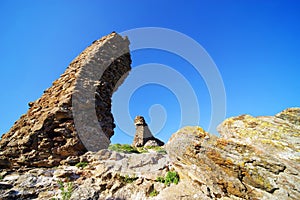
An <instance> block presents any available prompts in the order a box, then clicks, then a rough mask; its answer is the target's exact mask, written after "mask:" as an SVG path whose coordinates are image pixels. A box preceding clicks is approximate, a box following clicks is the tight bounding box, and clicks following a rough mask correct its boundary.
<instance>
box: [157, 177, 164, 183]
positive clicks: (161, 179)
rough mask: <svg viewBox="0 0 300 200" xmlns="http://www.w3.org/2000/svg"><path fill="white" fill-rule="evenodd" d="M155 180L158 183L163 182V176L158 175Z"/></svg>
mask: <svg viewBox="0 0 300 200" xmlns="http://www.w3.org/2000/svg"><path fill="white" fill-rule="evenodd" d="M156 181H157V182H160V183H165V178H164V177H162V176H159V177H157V178H156Z"/></svg>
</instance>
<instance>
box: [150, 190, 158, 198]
mask: <svg viewBox="0 0 300 200" xmlns="http://www.w3.org/2000/svg"><path fill="white" fill-rule="evenodd" d="M158 194H159V192H158V191H157V190H156V189H153V190H152V191H151V192H150V194H149V196H150V197H155V196H157V195H158Z"/></svg>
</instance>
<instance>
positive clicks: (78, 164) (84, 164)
mask: <svg viewBox="0 0 300 200" xmlns="http://www.w3.org/2000/svg"><path fill="white" fill-rule="evenodd" d="M88 164H89V163H88V162H79V163H77V164H76V165H75V166H76V167H78V168H85V167H86V166H87V165H88Z"/></svg>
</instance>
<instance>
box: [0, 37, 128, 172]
mask: <svg viewBox="0 0 300 200" xmlns="http://www.w3.org/2000/svg"><path fill="white" fill-rule="evenodd" d="M128 46H129V41H128V39H127V38H123V37H121V36H120V35H118V34H116V33H111V34H109V35H107V36H105V37H103V38H101V39H99V40H97V41H94V42H93V44H92V45H91V46H89V47H88V48H86V49H85V50H84V51H83V52H82V53H81V54H80V55H79V56H78V57H76V58H75V59H74V60H73V61H72V62H71V64H70V65H69V66H68V68H67V69H66V71H65V72H64V73H63V74H62V75H61V76H60V78H59V79H57V80H56V81H54V82H53V84H52V86H51V87H50V88H49V89H47V90H45V91H44V94H43V95H42V97H41V98H39V99H38V100H36V101H35V102H31V103H29V106H30V108H29V110H28V112H27V113H26V114H24V115H22V116H21V118H20V119H19V120H18V121H16V122H15V124H14V125H13V127H12V128H11V129H10V130H9V132H7V133H6V134H4V135H3V136H2V139H1V141H0V168H9V167H12V168H14V167H18V168H19V167H22V166H44V167H51V166H55V165H58V164H59V163H60V162H61V161H62V160H63V159H65V158H66V157H68V156H77V155H81V154H83V153H85V152H86V151H88V150H90V151H97V150H100V149H104V148H107V147H108V145H109V143H110V140H109V139H110V138H111V136H112V135H113V134H114V131H113V129H114V127H115V124H114V119H113V116H112V114H111V103H112V102H111V96H112V94H113V92H114V91H116V89H117V88H118V86H119V85H120V84H121V83H122V82H123V80H124V79H125V78H126V76H127V74H128V72H129V71H130V69H131V67H130V64H131V59H130V54H129V47H128Z"/></svg>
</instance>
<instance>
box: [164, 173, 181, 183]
mask: <svg viewBox="0 0 300 200" xmlns="http://www.w3.org/2000/svg"><path fill="white" fill-rule="evenodd" d="M178 182H179V175H178V173H177V172H175V171H169V172H168V173H167V175H166V177H165V184H166V185H168V186H169V185H170V184H171V183H175V184H178Z"/></svg>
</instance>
